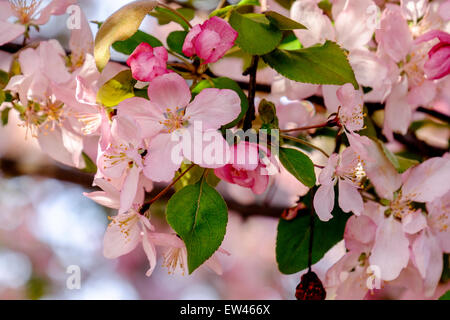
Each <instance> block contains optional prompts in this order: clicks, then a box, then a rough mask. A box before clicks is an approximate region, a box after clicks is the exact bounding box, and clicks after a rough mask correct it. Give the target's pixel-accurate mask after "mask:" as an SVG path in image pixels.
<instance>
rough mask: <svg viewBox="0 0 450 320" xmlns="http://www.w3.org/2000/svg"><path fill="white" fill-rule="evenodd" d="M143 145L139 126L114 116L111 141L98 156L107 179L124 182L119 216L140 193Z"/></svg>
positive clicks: (132, 121)
mask: <svg viewBox="0 0 450 320" xmlns="http://www.w3.org/2000/svg"><path fill="white" fill-rule="evenodd" d="M141 144H142V140H141V139H140V131H139V127H138V126H137V124H136V123H135V121H134V120H132V119H130V118H127V117H124V116H119V117H117V116H116V117H114V119H113V122H112V125H111V139H110V141H109V143H108V147H107V148H106V149H105V151H104V152H102V153H100V154H99V157H98V159H97V166H98V170H99V171H100V172H101V173H102V174H103V175H104V176H105V177H107V178H112V179H123V183H122V185H121V189H120V209H119V213H123V212H125V211H127V210H128V209H129V208H130V207H131V206H132V204H133V200H134V199H135V197H136V193H137V191H138V182H139V176H140V173H141V171H142V169H143V161H142V157H141V155H140V151H141V150H142V149H140V148H141Z"/></svg>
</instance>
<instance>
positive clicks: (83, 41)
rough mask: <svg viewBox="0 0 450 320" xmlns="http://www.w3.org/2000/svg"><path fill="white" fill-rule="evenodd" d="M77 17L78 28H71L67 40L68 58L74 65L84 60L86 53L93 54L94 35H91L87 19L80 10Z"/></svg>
mask: <svg viewBox="0 0 450 320" xmlns="http://www.w3.org/2000/svg"><path fill="white" fill-rule="evenodd" d="M79 19H80V20H79V22H80V28H74V29H72V30H71V35H70V40H69V49H70V52H71V53H70V55H71V57H70V59H71V61H72V64H74V65H77V64H79V63H80V61H81V62H82V61H84V59H85V56H86V54H93V52H94V36H93V35H92V31H91V28H90V26H89V21H88V20H87V18H86V15H85V14H84V12H83V11H82V10H81V11H80V17H79Z"/></svg>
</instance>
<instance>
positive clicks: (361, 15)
mask: <svg viewBox="0 0 450 320" xmlns="http://www.w3.org/2000/svg"><path fill="white" fill-rule="evenodd" d="M376 9H377V7H376V5H375V3H374V2H373V1H372V0H359V1H347V2H346V5H345V6H344V8H343V10H342V11H341V12H340V13H339V14H338V16H337V17H336V19H335V21H334V27H335V29H336V39H337V41H338V43H339V44H340V45H342V47H344V48H345V49H347V50H353V49H355V48H361V47H363V46H364V45H366V44H367V43H368V42H369V41H370V40H371V38H372V35H373V33H374V32H375V28H376V26H377V25H376V20H375V19H373V15H376V13H377V11H376ZM371 19H372V20H374V21H373V22H372V21H371Z"/></svg>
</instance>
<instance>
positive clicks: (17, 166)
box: [0, 158, 285, 218]
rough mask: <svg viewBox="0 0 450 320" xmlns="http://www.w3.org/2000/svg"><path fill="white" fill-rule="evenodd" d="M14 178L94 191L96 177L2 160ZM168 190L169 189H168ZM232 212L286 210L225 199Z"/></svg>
mask: <svg viewBox="0 0 450 320" xmlns="http://www.w3.org/2000/svg"><path fill="white" fill-rule="evenodd" d="M2 176H3V177H6V178H14V177H20V176H34V177H40V178H47V179H56V180H59V181H62V182H70V183H74V184H77V185H80V186H82V187H84V188H88V189H94V187H93V186H92V181H93V180H94V175H93V174H89V173H84V172H82V171H79V170H76V169H74V168H70V167H67V166H64V165H59V164H55V165H53V164H46V165H37V166H36V165H33V166H29V165H24V164H22V163H20V162H18V161H16V160H13V159H5V158H0V177H2ZM166 188H167V187H166ZM164 189H165V186H163V185H155V187H154V188H153V190H152V192H150V193H149V194H148V195H147V197H148V199H151V198H153V197H155V196H157V195H158V194H160V193H161V191H163V190H164ZM173 194H174V191H173V190H170V191H168V192H166V193H165V194H164V196H162V197H161V199H164V200H168V199H169V198H170V197H171V196H172V195H173ZM225 201H226V203H227V205H228V208H229V209H230V210H233V211H236V212H238V213H239V214H240V215H241V216H242V217H244V218H247V217H250V216H266V217H275V218H278V217H280V215H281V213H282V212H283V210H284V209H285V208H282V207H270V206H267V205H242V204H240V203H238V202H236V201H235V200H233V199H231V198H226V199H225Z"/></svg>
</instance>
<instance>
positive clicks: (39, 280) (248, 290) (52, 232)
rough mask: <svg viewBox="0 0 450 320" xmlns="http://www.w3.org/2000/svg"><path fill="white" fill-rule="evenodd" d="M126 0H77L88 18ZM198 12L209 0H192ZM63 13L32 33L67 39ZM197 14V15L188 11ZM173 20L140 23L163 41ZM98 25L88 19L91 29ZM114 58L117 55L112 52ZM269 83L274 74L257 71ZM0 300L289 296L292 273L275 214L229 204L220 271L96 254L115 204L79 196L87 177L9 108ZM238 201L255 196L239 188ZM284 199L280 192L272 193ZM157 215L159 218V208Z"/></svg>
mask: <svg viewBox="0 0 450 320" xmlns="http://www.w3.org/2000/svg"><path fill="white" fill-rule="evenodd" d="M128 2H130V1H126V0H114V1H100V0H96V1H94V0H81V1H79V3H80V5H81V7H82V9H83V10H84V12H85V14H86V15H87V17H88V19H89V20H91V21H92V20H95V21H104V20H105V19H106V18H107V17H108V16H109V15H110V14H112V13H113V12H114V11H115V10H117V9H118V8H120V7H121V6H122V5H124V4H126V3H128ZM192 4H193V5H194V6H195V7H196V8H199V9H200V10H199V12H198V14H199V16H198V17H196V18H195V19H197V20H198V22H200V21H201V19H202V16H206V15H207V12H206V11H205V12H202V10H211V9H214V8H215V6H216V5H217V2H216V1H209V0H198V1H196V2H195V3H192ZM66 19H67V17H66V16H59V17H52V19H51V21H50V23H48V24H47V25H45V26H43V27H42V28H41V32H40V33H39V34H37V33H34V34H32V37H33V38H34V39H50V38H55V39H58V40H59V41H60V42H61V43H62V44H63V45H64V44H67V42H68V39H69V36H70V32H69V30H68V29H67V28H66V27H65V26H66ZM194 23H195V20H194ZM175 28H177V26H176V25H174V24H173V23H171V24H168V25H164V26H159V25H158V24H157V21H156V19H155V18H152V17H150V16H149V17H147V18H146V19H145V21H144V22H143V24H142V26H141V29H142V30H144V31H146V32H149V33H151V34H153V35H155V36H157V37H159V38H160V39H161V40H164V39H165V35H167V34H168V33H169V32H170V31H172V30H174V29H175ZM96 30H97V26H96V25H95V24H92V31H93V32H94V33H95V32H96ZM112 58H113V59H115V60H124V58H125V57H124V56H121V55H120V54H117V53H115V54H113V56H112ZM10 62H11V56H10V55H8V54H6V53H4V52H0V69H3V70H8V69H9V64H10ZM241 64H242V62H241V60H239V59H237V60H229V61H228V62H227V63H226V64H225V65H223V66H218V67H219V68H227V69H228V70H229V68H230V67H231V68H233V70H235V71H236V72H235V75H236V77H237V78H239V77H240V73H241V72H242V71H241V70H242V65H241ZM261 74H262V75H261V77H260V79H259V80H260V81H263V82H266V83H270V79H271V77H273V74H272V73H270V72H269V73H268V74H267V72H266V73H264V72H262V73H261ZM0 167H1V170H0V299H293V298H294V291H295V287H296V285H297V283H298V282H299V277H300V276H299V275H293V276H283V275H281V274H280V273H279V272H278V270H277V267H276V262H275V237H276V226H277V220H276V219H275V218H270V217H262V216H259V215H258V212H255V213H254V215H253V213H252V216H250V217H247V218H243V217H242V214H240V213H239V212H230V219H229V226H228V229H229V232H228V233H227V238H226V240H225V242H224V244H223V246H222V247H223V248H225V249H226V250H228V251H229V252H230V253H231V256H230V257H222V259H221V261H222V264H223V269H224V275H223V276H217V275H216V274H215V273H213V272H211V271H209V270H208V269H205V268H203V269H201V270H198V271H196V272H195V273H194V274H193V275H191V276H187V275H185V276H183V275H180V274H175V275H169V274H168V271H167V268H164V267H162V266H161V260H162V259H159V265H158V267H157V268H156V271H155V272H154V274H153V275H152V277H150V278H147V277H146V276H145V271H146V268H147V267H148V265H147V263H148V262H147V260H146V258H145V255H144V253H143V250H142V248H138V249H136V250H135V251H134V252H132V253H130V254H128V255H126V256H124V257H121V258H119V259H116V260H108V259H105V258H104V257H103V255H102V241H103V234H104V232H105V229H106V226H107V223H108V219H107V216H108V215H111V214H113V212H110V211H108V210H107V209H105V208H103V207H100V206H98V205H97V204H95V203H94V202H93V201H91V200H89V199H88V198H86V197H84V196H83V194H82V193H83V192H88V191H92V190H91V189H90V182H91V181H92V177H91V176H89V175H87V174H83V173H81V172H77V171H75V170H73V169H71V168H68V167H64V166H62V165H60V164H58V163H56V162H54V161H53V160H51V159H50V158H48V157H47V156H46V155H45V154H43V153H42V152H41V151H40V150H39V147H38V145H37V143H36V141H35V140H34V139H33V138H32V137H30V136H28V137H27V136H26V132H25V129H24V128H23V127H21V126H20V125H19V120H18V119H17V118H16V116H15V114H14V113H10V119H9V124H8V125H7V126H6V127H0ZM229 191H230V192H231V194H238V195H240V200H239V201H240V202H241V203H242V204H248V203H250V202H253V201H255V199H254V198H252V197H250V195H249V194H248V193H244V194H242V190H229ZM279 197H281V198H283V197H284V196H282V195H281V196H279ZM160 222H161V223H164V221H163V217H162V216H161V221H160ZM71 265H76V266H79V267H80V269H81V288H80V289H79V290H69V289H68V288H67V286H66V281H67V279H68V277H69V276H70V274H68V273H67V268H68V267H69V266H71Z"/></svg>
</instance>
